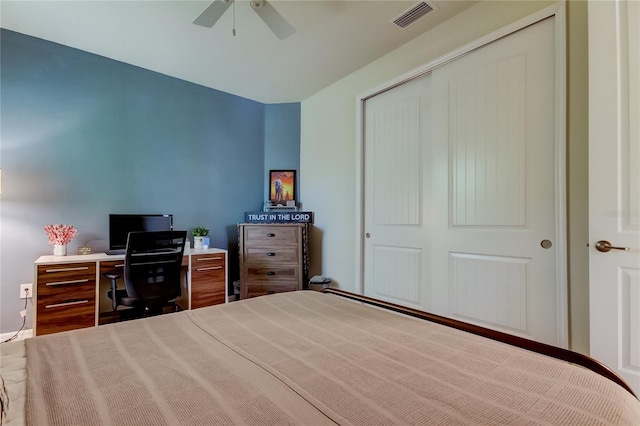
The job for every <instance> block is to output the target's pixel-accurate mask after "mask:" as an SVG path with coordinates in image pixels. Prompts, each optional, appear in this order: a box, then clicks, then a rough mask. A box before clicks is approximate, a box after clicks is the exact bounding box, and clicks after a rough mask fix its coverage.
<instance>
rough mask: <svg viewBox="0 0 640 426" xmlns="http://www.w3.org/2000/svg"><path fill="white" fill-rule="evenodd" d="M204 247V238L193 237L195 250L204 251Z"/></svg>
mask: <svg viewBox="0 0 640 426" xmlns="http://www.w3.org/2000/svg"><path fill="white" fill-rule="evenodd" d="M203 247H204V237H193V248H194V249H196V250H197V249H202V248H203Z"/></svg>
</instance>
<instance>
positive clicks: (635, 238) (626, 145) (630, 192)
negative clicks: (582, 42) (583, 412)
mask: <svg viewBox="0 0 640 426" xmlns="http://www.w3.org/2000/svg"><path fill="white" fill-rule="evenodd" d="M639 22H640V3H639V2H637V1H628V2H620V1H606V2H589V239H590V242H589V243H590V244H589V246H590V247H589V300H590V332H591V333H590V334H591V335H590V342H591V356H593V357H594V358H596V359H599V360H600V361H602V362H604V363H605V364H607V365H608V366H609V367H610V368H612V369H613V370H615V371H617V372H618V373H620V374H621V375H622V376H623V377H624V378H625V379H626V380H627V382H629V384H630V385H631V386H632V387H633V388H634V389H635V391H636V392H638V393H640V130H639V122H640V33H639V27H640V26H639V25H638V23H639ZM598 241H608V242H609V243H610V244H611V245H613V246H614V247H623V248H628V249H629V250H617V249H612V250H610V251H608V252H601V251H598V250H597V248H596V243H597V242H598Z"/></svg>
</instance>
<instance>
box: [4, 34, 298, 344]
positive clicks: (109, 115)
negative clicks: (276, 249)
mask: <svg viewBox="0 0 640 426" xmlns="http://www.w3.org/2000/svg"><path fill="white" fill-rule="evenodd" d="M0 43H1V57H0V60H1V62H0V65H1V68H0V71H1V74H0V84H1V86H0V90H1V92H0V107H1V110H0V120H1V122H0V124H1V130H0V136H1V139H0V143H1V145H0V165H1V167H2V177H3V179H2V181H3V182H2V195H1V198H0V203H1V204H0V219H1V221H0V232H1V245H0V250H1V251H0V265H1V270H0V306H1V308H2V314H1V316H0V327H1V328H0V332H8V331H13V330H17V329H18V328H19V327H20V324H21V322H22V321H21V318H20V316H19V310H20V309H22V307H23V306H22V305H21V304H22V301H21V300H20V299H19V298H18V294H19V286H20V284H21V283H29V282H32V281H33V262H34V260H35V259H37V258H38V257H39V256H40V255H43V254H51V253H52V246H50V245H49V243H48V241H47V238H46V236H45V234H44V230H43V227H44V226H45V225H47V224H56V223H68V224H72V225H74V226H75V227H76V228H77V229H78V232H79V235H78V236H77V237H76V238H75V239H74V240H73V242H72V243H71V244H70V246H69V252H70V253H76V252H77V248H78V247H79V246H81V245H85V244H86V243H87V242H89V241H93V240H106V239H107V238H108V215H109V213H171V214H173V215H174V227H175V229H183V230H189V231H190V230H191V228H193V227H194V226H206V227H208V228H209V229H210V230H211V245H212V246H214V247H220V248H226V249H229V250H230V253H229V258H230V263H231V268H230V271H229V272H230V275H229V278H230V281H231V280H232V279H235V278H237V251H236V250H237V229H236V224H237V223H238V222H241V221H242V220H243V218H244V212H245V211H251V210H255V209H256V208H257V207H259V206H260V205H261V203H262V202H263V201H264V197H265V187H266V183H265V176H266V172H265V164H268V163H269V164H270V163H271V160H270V161H269V162H266V161H265V146H266V145H265V144H266V143H267V141H268V145H269V151H270V155H273V156H274V157H275V158H280V157H281V156H280V155H279V154H278V153H277V152H276V151H277V150H280V149H282V150H283V151H284V153H283V154H282V155H283V156H286V157H289V156H291V162H292V164H294V166H295V167H296V168H297V167H298V165H299V142H300V105H299V104H286V105H283V106H278V105H264V104H262V103H259V102H256V101H252V100H250V99H246V98H241V97H238V96H234V95H230V94H227V93H223V92H220V91H217V90H213V89H209V88H206V87H203V86H199V85H196V84H193V83H189V82H186V81H183V80H179V79H175V78H172V77H168V76H165V75H162V74H159V73H155V72H152V71H148V70H145V69H141V68H138V67H135V66H132V65H128V64H125V63H122V62H117V61H114V60H111V59H107V58H104V57H101V56H97V55H93V54H90V53H86V52H83V51H80V50H76V49H72V48H69V47H65V46H62V45H59V44H55V43H51V42H47V41H44V40H41V39H37V38H33V37H29V36H26V35H23V34H19V33H16V32H12V31H8V30H1V32H0ZM284 167H291V166H290V165H289V163H287V164H286V165H283V168H284ZM30 314H31V312H29V315H30ZM27 328H30V321H28V324H27Z"/></svg>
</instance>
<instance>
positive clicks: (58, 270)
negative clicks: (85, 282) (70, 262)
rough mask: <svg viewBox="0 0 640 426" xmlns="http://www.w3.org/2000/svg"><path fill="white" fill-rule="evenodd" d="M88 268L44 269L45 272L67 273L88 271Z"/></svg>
mask: <svg viewBox="0 0 640 426" xmlns="http://www.w3.org/2000/svg"><path fill="white" fill-rule="evenodd" d="M88 269H89V267H88V266H79V267H77V268H59V269H45V272H47V273H51V272H69V271H86V270H88Z"/></svg>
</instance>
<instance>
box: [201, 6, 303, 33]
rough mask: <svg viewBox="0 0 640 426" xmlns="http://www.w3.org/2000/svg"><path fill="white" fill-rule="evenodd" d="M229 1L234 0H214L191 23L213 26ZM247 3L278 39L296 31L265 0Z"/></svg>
mask: <svg viewBox="0 0 640 426" xmlns="http://www.w3.org/2000/svg"><path fill="white" fill-rule="evenodd" d="M231 3H234V0H215V1H214V2H213V3H211V4H210V5H209V6H207V8H206V9H205V10H203V11H202V13H201V14H200V15H198V17H197V18H196V19H195V20H194V21H193V23H194V24H196V25H201V26H203V27H207V28H211V27H213V24H215V23H216V22H217V21H218V19H220V17H221V16H222V15H223V14H224V12H226V10H227V9H228V8H229V6H231ZM249 4H250V5H251V8H252V9H253V10H254V11H255V12H256V13H257V14H258V16H259V17H260V18H261V19H262V20H263V21H264V23H265V24H267V26H268V27H269V28H271V31H273V33H274V34H275V35H276V36H277V37H278V38H279V39H280V40H284V39H286V38H288V37H289V36H291V35H293V33H295V32H296V30H295V28H293V27H292V26H291V24H289V22H287V20H286V19H284V17H283V16H282V15H280V13H278V11H277V10H276V9H275V8H274V7H273V6H271V4H270V3H268V2H267V0H251V1H250V2H249ZM234 7H235V5H234ZM234 16H235V15H234ZM234 19H235V18H234ZM234 26H235V23H234ZM235 34H236V30H235V28H234V29H233V35H235Z"/></svg>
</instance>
